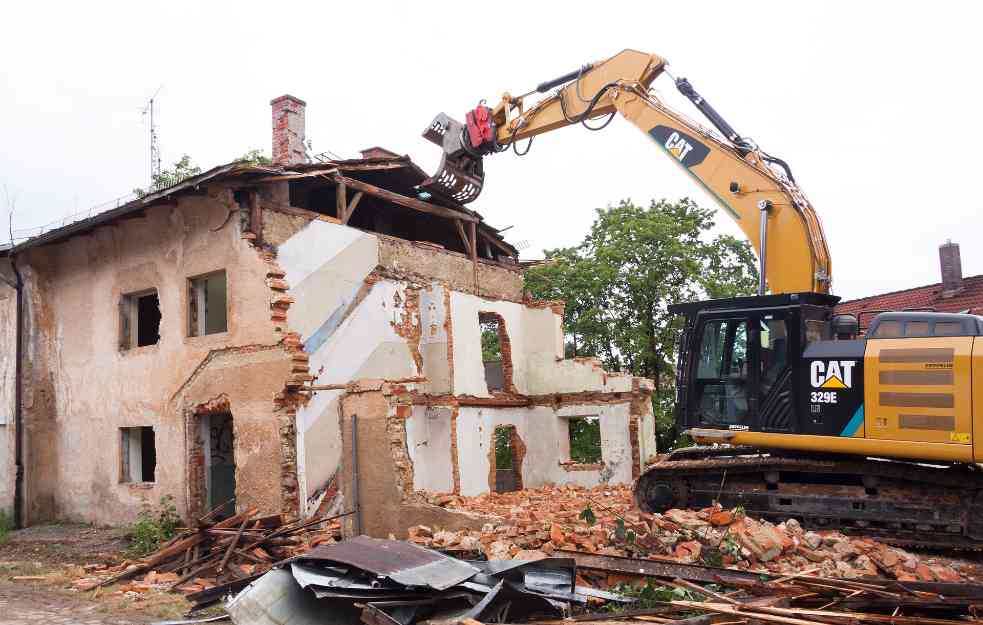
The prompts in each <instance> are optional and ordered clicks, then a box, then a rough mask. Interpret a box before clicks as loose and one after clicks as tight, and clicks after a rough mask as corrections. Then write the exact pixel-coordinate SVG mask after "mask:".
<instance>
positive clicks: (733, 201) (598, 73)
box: [421, 50, 832, 295]
mask: <svg viewBox="0 0 983 625" xmlns="http://www.w3.org/2000/svg"><path fill="white" fill-rule="evenodd" d="M666 67H667V63H666V61H665V60H664V59H663V58H661V57H659V56H656V55H654V54H646V53H643V52H638V51H636V50H624V51H623V52H620V53H618V54H616V55H614V56H612V57H610V58H608V59H605V60H603V61H600V62H598V63H593V64H588V65H585V66H584V67H582V68H580V69H579V70H576V71H574V72H570V73H568V74H565V75H563V76H561V77H559V78H557V79H554V80H551V81H546V82H544V83H541V84H540V85H538V86H537V88H536V89H535V90H534V91H531V92H529V93H527V94H523V95H521V96H512V95H510V94H507V93H506V94H505V95H504V96H503V97H502V99H501V101H500V102H499V103H498V104H497V105H496V106H495V107H493V108H489V107H485V106H479V107H477V108H476V109H475V110H473V111H471V112H469V113H468V114H467V116H466V122H465V123H464V124H461V123H459V122H457V121H455V120H453V119H452V118H450V117H449V116H447V115H446V114H444V113H441V114H440V115H438V116H437V117H436V118H435V119H434V121H433V122H432V123H431V124H430V126H429V127H428V128H427V130H426V132H425V133H424V136H425V137H426V138H428V139H430V140H431V141H433V142H434V143H437V144H438V145H440V146H441V147H442V148H443V149H444V157H443V160H442V163H441V168H440V170H439V171H438V173H437V174H436V175H435V176H433V177H431V178H430V179H428V180H427V181H426V182H424V184H423V185H421V187H422V188H424V189H425V190H427V191H428V192H431V193H435V194H438V195H442V196H445V197H448V198H450V199H453V200H456V201H459V202H462V203H465V202H470V201H473V200H474V199H476V198H477V197H478V194H480V192H481V188H482V185H483V183H484V173H483V168H482V159H483V158H484V157H485V156H487V155H490V154H494V153H497V152H501V151H504V150H506V149H509V148H512V149H513V150H514V151H515V152H516V153H519V154H521V153H522V152H521V151H520V145H521V144H520V142H523V141H531V140H532V139H533V138H534V137H536V136H537V135H540V134H543V133H547V132H550V131H553V130H557V129H559V128H563V127H565V126H570V125H573V124H578V123H581V124H584V125H587V124H588V121H589V120H592V119H597V118H602V117H606V116H614V115H617V114H620V115H622V116H623V117H625V118H626V119H627V120H628V121H630V122H631V123H632V124H634V125H635V126H636V127H638V128H639V129H640V130H642V132H644V133H646V135H647V136H648V137H649V138H650V139H652V140H653V141H654V142H655V144H656V145H657V146H659V147H660V148H661V150H662V151H664V152H665V153H666V154H667V155H668V156H670V157H671V158H672V159H673V160H674V161H675V162H676V163H677V164H678V165H679V166H680V167H681V168H682V169H683V170H684V171H685V172H686V173H687V174H689V175H690V176H692V177H693V178H694V179H695V180H696V182H697V183H698V184H700V186H702V187H703V188H704V189H705V190H706V191H707V192H708V193H709V194H710V195H711V196H712V197H713V198H714V199H715V200H716V201H717V203H718V204H719V205H720V207H721V208H722V209H723V210H724V212H726V213H727V214H728V215H729V216H730V217H731V218H733V219H734V220H735V221H736V223H737V224H738V226H739V227H740V228H741V230H743V232H744V234H745V235H746V236H747V238H748V240H749V241H750V242H751V244H752V245H753V246H754V248H755V251H756V252H757V253H758V257H759V260H760V262H761V272H760V273H761V278H762V283H761V287H760V288H759V294H761V295H763V294H764V292H765V290H766V289H767V290H769V291H770V292H772V293H798V292H804V291H811V292H817V293H828V292H829V290H830V282H831V280H832V268H831V263H830V257H829V250H828V248H827V245H826V238H825V235H824V234H823V229H822V225H821V224H820V222H819V218H818V217H817V215H816V212H815V210H814V209H813V207H812V205H811V204H810V203H809V200H808V199H807V198H806V196H805V194H804V193H803V192H802V190H801V189H800V188H799V186H798V185H797V184H796V182H795V179H794V178H793V177H792V173H791V170H790V168H789V167H788V165H787V164H786V163H785V162H784V161H782V160H781V159H778V158H775V157H773V156H771V155H769V154H767V153H765V152H764V151H762V150H761V149H760V148H758V147H757V146H756V145H755V144H754V142H753V141H751V140H749V139H746V138H744V137H742V136H740V135H739V134H738V133H737V132H736V131H735V130H734V129H733V128H732V127H731V126H730V125H729V124H728V123H727V122H726V121H725V120H724V119H723V117H722V116H721V115H720V114H719V113H717V111H716V110H715V109H713V107H711V106H710V105H709V104H708V103H707V102H706V101H705V100H704V99H703V98H702V97H701V96H700V95H699V94H698V93H696V91H695V90H694V89H693V87H692V85H690V83H689V82H688V81H687V80H686V79H684V78H681V79H677V80H675V83H676V86H677V88H678V89H679V91H680V92H681V93H682V94H683V95H685V96H686V97H687V98H689V100H690V101H691V102H693V104H694V105H695V106H696V107H697V108H698V109H699V110H700V111H701V113H703V115H704V116H706V118H707V119H708V120H709V121H710V123H711V124H712V125H713V126H714V127H715V128H716V130H717V131H718V132H719V134H717V133H714V132H712V131H711V130H709V129H706V128H703V127H701V126H699V125H698V124H696V123H694V122H692V121H690V120H688V119H686V118H685V117H684V116H683V115H682V114H680V113H678V112H676V111H674V110H673V109H671V108H670V107H668V106H667V105H665V104H664V103H663V102H662V101H661V100H660V99H659V98H658V96H657V95H655V93H653V92H652V91H651V90H650V86H651V84H652V83H653V82H654V81H655V79H656V78H657V77H659V76H660V75H661V74H663V73H667V72H666ZM554 88H555V89H556V90H555V91H553V92H552V93H549V95H546V96H545V97H543V98H542V99H540V100H538V101H537V102H535V103H534V104H532V105H531V106H529V107H526V99H527V98H529V97H530V96H531V95H532V94H544V93H547V92H550V91H551V90H553V89H554ZM605 123H606V122H605ZM769 261H771V262H769Z"/></svg>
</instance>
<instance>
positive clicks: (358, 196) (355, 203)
mask: <svg viewBox="0 0 983 625" xmlns="http://www.w3.org/2000/svg"><path fill="white" fill-rule="evenodd" d="M363 194H364V192H363V191H358V192H356V193H355V195H354V197H352V201H351V202H350V203H349V204H348V210H346V211H345V218H344V219H342V220H341V223H342V225H347V224H348V221H349V220H350V219H351V218H352V213H354V212H355V209H356V208H358V203H359V202H361V201H362V195H363Z"/></svg>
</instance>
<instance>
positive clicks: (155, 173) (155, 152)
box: [142, 85, 164, 186]
mask: <svg viewBox="0 0 983 625" xmlns="http://www.w3.org/2000/svg"><path fill="white" fill-rule="evenodd" d="M163 88H164V85H161V86H159V87H157V91H155V92H154V95H152V96H150V101H148V102H147V106H145V107H143V113H142V114H143V116H144V117H146V116H147V115H150V184H151V186H152V185H153V184H154V182H155V181H156V180H157V179H158V178H159V177H160V142H159V140H158V139H157V121H156V120H155V119H154V109H155V106H154V100H155V99H156V98H157V95H158V94H159V93H160V90H161V89H163Z"/></svg>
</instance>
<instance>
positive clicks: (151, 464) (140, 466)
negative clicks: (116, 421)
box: [119, 425, 157, 482]
mask: <svg viewBox="0 0 983 625" xmlns="http://www.w3.org/2000/svg"><path fill="white" fill-rule="evenodd" d="M119 431H120V451H121V454H120V455H121V458H122V461H123V463H122V470H121V474H120V481H122V482H155V481H156V479H155V473H156V471H157V447H156V440H155V437H154V428H153V427H151V426H149V425H145V426H139V427H125V428H120V429H119Z"/></svg>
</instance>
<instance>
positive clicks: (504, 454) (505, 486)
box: [492, 425, 524, 493]
mask: <svg viewBox="0 0 983 625" xmlns="http://www.w3.org/2000/svg"><path fill="white" fill-rule="evenodd" d="M492 436H493V442H494V444H495V456H494V461H495V466H494V470H495V492H496V493H506V492H511V491H515V490H521V489H522V474H521V473H520V470H521V469H522V466H521V465H522V457H523V455H524V448H523V446H522V441H521V440H520V439H519V434H518V433H517V432H516V429H515V426H514V425H499V426H496V427H495V433H494V434H493V435H492Z"/></svg>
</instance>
